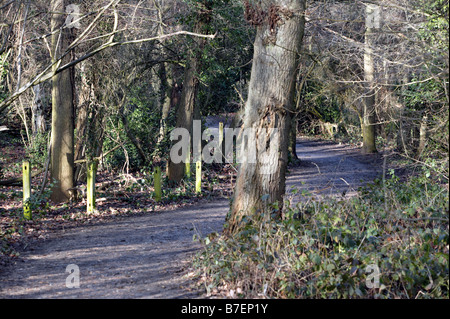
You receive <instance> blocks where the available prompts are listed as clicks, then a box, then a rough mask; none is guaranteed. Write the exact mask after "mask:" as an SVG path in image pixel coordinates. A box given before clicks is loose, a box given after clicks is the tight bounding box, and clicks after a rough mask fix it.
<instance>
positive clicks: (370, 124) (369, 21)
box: [362, 4, 379, 153]
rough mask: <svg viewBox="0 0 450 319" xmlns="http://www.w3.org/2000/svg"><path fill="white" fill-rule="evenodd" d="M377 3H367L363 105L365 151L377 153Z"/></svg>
mask: <svg viewBox="0 0 450 319" xmlns="http://www.w3.org/2000/svg"><path fill="white" fill-rule="evenodd" d="M377 11H378V12H379V7H378V6H377V5H372V4H370V5H367V7H366V32H365V35H364V38H365V42H364V80H365V87H366V88H365V96H364V106H363V123H362V129H363V132H362V133H363V152H364V153H376V152H377V149H376V145H375V140H376V133H375V89H374V75H375V64H374V60H373V44H374V41H373V31H374V30H375V28H376V26H377V23H379V21H376V20H377V17H376V16H377V14H376V13H377Z"/></svg>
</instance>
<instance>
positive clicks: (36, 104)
mask: <svg viewBox="0 0 450 319" xmlns="http://www.w3.org/2000/svg"><path fill="white" fill-rule="evenodd" d="M33 92H34V101H33V106H32V107H31V118H32V126H31V130H32V132H33V136H36V135H37V134H38V133H44V132H45V117H44V111H45V110H44V103H43V102H42V100H43V89H42V86H41V85H40V84H38V85H36V86H34V87H33Z"/></svg>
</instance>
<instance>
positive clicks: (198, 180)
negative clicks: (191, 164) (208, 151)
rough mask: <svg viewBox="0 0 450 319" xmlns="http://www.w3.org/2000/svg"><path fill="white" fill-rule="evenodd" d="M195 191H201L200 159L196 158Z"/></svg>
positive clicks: (198, 192)
mask: <svg viewBox="0 0 450 319" xmlns="http://www.w3.org/2000/svg"><path fill="white" fill-rule="evenodd" d="M195 168H196V170H195V192H196V193H197V194H200V193H201V192H202V161H201V160H198V161H197V163H196V165H195Z"/></svg>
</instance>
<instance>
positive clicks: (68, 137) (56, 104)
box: [50, 0, 74, 203]
mask: <svg viewBox="0 0 450 319" xmlns="http://www.w3.org/2000/svg"><path fill="white" fill-rule="evenodd" d="M64 11H65V2H64V0H52V2H51V12H54V13H53V15H52V18H51V30H52V31H56V32H55V33H54V34H53V35H52V37H51V44H52V59H53V60H55V59H56V58H57V57H58V56H59V55H61V54H62V53H63V52H64V51H65V49H66V48H67V46H68V45H69V43H70V40H71V38H72V31H71V30H72V29H70V28H65V29H62V30H61V31H59V32H58V31H57V30H58V29H60V28H61V26H62V25H63V23H64V21H65V15H63V14H61V13H60V12H64ZM69 60H70V54H69V55H68V56H66V57H65V58H64V59H63V61H62V64H65V63H67V62H69ZM55 67H56V66H55ZM73 72H74V71H73V68H69V69H67V70H65V71H63V72H61V73H59V74H57V75H55V76H54V77H53V78H52V142H51V143H52V145H51V170H50V178H51V180H52V181H53V180H55V181H56V184H54V186H53V188H52V195H51V199H52V200H53V201H54V202H56V203H60V202H64V201H67V200H68V199H70V193H69V189H71V188H73V185H74V175H73V171H74V93H73V87H74V74H73Z"/></svg>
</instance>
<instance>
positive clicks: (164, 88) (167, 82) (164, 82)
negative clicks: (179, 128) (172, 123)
mask: <svg viewBox="0 0 450 319" xmlns="http://www.w3.org/2000/svg"><path fill="white" fill-rule="evenodd" d="M159 77H160V81H161V87H160V94H161V98H160V103H161V121H160V125H159V136H158V142H157V143H158V144H160V143H161V142H162V141H163V140H164V138H165V136H166V133H167V118H168V117H169V111H170V104H171V98H170V96H171V90H172V86H173V84H174V81H173V79H172V77H171V76H169V77H168V76H167V70H166V65H165V63H161V65H160V69H159Z"/></svg>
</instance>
